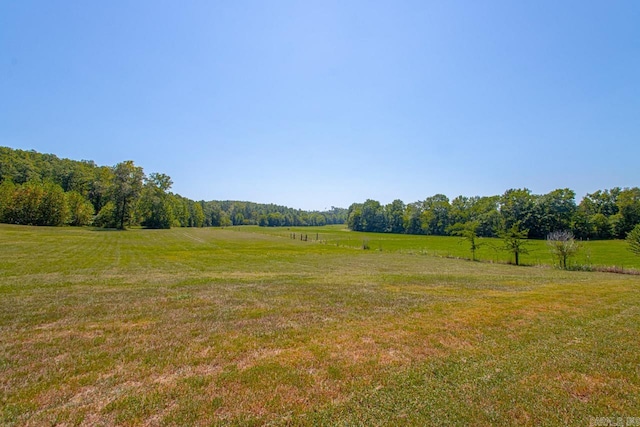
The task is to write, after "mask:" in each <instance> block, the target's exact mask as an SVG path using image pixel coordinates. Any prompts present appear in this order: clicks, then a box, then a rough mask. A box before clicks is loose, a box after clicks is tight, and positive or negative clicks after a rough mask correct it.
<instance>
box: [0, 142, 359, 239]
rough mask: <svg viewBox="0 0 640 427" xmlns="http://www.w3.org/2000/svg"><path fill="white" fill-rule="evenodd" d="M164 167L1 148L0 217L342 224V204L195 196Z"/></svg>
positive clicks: (43, 221) (102, 222)
mask: <svg viewBox="0 0 640 427" xmlns="http://www.w3.org/2000/svg"><path fill="white" fill-rule="evenodd" d="M172 184H173V182H172V181H171V178H170V177H169V176H167V175H165V174H162V173H150V174H149V175H146V174H145V173H144V170H143V169H142V168H141V167H139V166H136V165H135V164H134V162H133V161H124V162H121V163H118V164H117V165H115V166H113V167H110V166H98V165H96V164H95V162H93V161H87V160H82V161H75V160H69V159H60V158H58V157H57V156H55V155H53V154H41V153H38V152H36V151H25V150H15V149H11V148H8V147H0V222H4V223H11V224H24V225H49V226H59V225H73V226H82V225H94V226H97V227H105V228H125V227H127V226H132V225H140V226H143V227H148V228H170V227H207V226H229V225H261V226H307V225H309V226H312V225H313V226H315V225H325V224H342V223H344V222H345V221H346V218H347V210H346V209H341V208H334V207H332V208H331V210H329V211H325V212H317V211H313V212H309V211H303V210H297V209H292V208H288V207H284V206H278V205H274V204H259V203H252V202H239V201H194V200H190V199H188V198H186V197H182V196H180V195H179V194H174V193H172V192H170V189H171V186H172Z"/></svg>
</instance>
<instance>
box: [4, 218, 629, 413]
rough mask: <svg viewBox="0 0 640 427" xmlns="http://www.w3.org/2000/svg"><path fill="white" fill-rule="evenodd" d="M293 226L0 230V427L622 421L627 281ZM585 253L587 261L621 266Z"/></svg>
mask: <svg viewBox="0 0 640 427" xmlns="http://www.w3.org/2000/svg"><path fill="white" fill-rule="evenodd" d="M302 231H303V232H304V233H306V234H307V235H308V241H300V240H298V239H299V235H298V239H296V240H293V239H291V238H290V237H289V234H290V233H292V232H296V233H299V232H300V230H293V229H292V230H287V229H269V230H267V229H258V228H251V227H241V228H233V229H224V230H221V229H172V230H129V231H124V232H117V231H97V230H91V229H75V228H35V227H20V226H7V225H0V251H1V252H0V254H1V255H0V425H34V426H35V425H91V426H93V425H113V424H119V425H265V424H269V425H327V426H330V425H331V426H333V425H437V424H449V425H451V424H453V425H465V424H473V425H515V424H522V425H581V426H584V425H589V424H591V425H596V424H598V423H600V422H604V421H606V419H603V418H602V417H624V418H623V419H624V420H626V419H627V418H626V417H640V352H639V351H638V343H639V342H640V328H639V327H638V325H639V324H640V279H639V278H638V276H632V275H620V274H607V273H593V272H566V271H560V270H556V269H553V268H549V267H540V266H536V267H532V266H529V267H516V266H511V265H506V264H503V263H502V262H499V263H496V262H470V261H466V260H462V259H452V258H447V256H453V257H456V256H459V257H468V256H469V254H468V251H467V248H466V247H465V245H464V244H460V245H459V244H458V243H457V240H458V239H448V240H447V241H445V240H442V239H438V238H430V237H424V236H387V235H379V234H378V235H369V236H365V235H362V234H360V233H358V234H355V233H349V232H345V231H341V230H340V229H339V228H336V227H333V228H321V229H303V230H302ZM314 233H318V240H317V241H315V235H314ZM343 236H344V237H343ZM363 239H368V240H369V245H370V247H371V250H361V249H359V247H361V244H362V240H363ZM452 242H453V243H452ZM601 243H602V242H588V245H586V246H585V248H584V249H585V250H587V249H588V250H589V251H590V255H589V256H590V260H591V262H592V263H593V264H600V263H601V264H602V265H617V264H624V266H625V267H627V266H630V267H634V268H636V267H638V263H637V261H636V260H634V259H632V258H626V257H627V254H626V253H623V252H624V247H623V242H604V243H606V244H601ZM617 244H620V245H621V246H619V247H617V246H616V245H617ZM483 250H486V251H487V252H484V253H482V254H480V256H479V257H480V258H481V259H485V260H487V261H494V260H497V261H502V260H503V259H505V260H506V258H505V255H504V254H501V253H499V254H497V255H493V254H494V253H496V251H494V250H492V249H489V248H485V249H483ZM617 251H618V252H619V253H620V254H621V255H620V256H621V257H622V258H619V257H618V255H616V253H618V252H617ZM538 253H539V258H536V256H535V255H534V253H533V252H532V254H531V255H530V256H529V258H524V261H525V262H527V263H529V264H545V263H546V262H547V261H544V260H545V259H546V258H545V257H546V256H547V255H545V254H543V249H542V247H541V248H540V251H539V252H538ZM488 254H491V255H488ZM429 255H438V256H429ZM494 256H495V257H496V258H495V259H494V258H492V257H494ZM536 260H540V261H539V262H537V261H536ZM611 260H613V262H610V261H611ZM609 262H610V263H609ZM616 419H617V418H613V420H614V421H615V420H616ZM630 420H631V421H634V420H635V418H630ZM638 421H640V419H638Z"/></svg>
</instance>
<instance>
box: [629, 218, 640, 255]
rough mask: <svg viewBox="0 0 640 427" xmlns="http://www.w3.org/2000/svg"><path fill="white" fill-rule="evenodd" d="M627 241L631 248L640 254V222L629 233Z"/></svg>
mask: <svg viewBox="0 0 640 427" xmlns="http://www.w3.org/2000/svg"><path fill="white" fill-rule="evenodd" d="M626 240H627V242H628V243H629V250H630V251H631V252H633V253H634V254H636V255H640V224H638V225H636V226H635V227H634V228H633V230H631V231H630V232H629V234H627V239H626Z"/></svg>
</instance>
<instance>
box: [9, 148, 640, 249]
mask: <svg viewBox="0 0 640 427" xmlns="http://www.w3.org/2000/svg"><path fill="white" fill-rule="evenodd" d="M172 184H173V183H172V181H171V178H170V177H169V176H167V175H165V174H162V173H150V174H149V175H147V174H145V173H144V171H143V169H142V168H141V167H139V166H136V165H135V164H134V162H133V161H124V162H121V163H118V164H117V165H115V166H98V165H96V164H95V162H93V161H87V160H82V161H75V160H69V159H60V158H58V157H57V156H55V155H53V154H41V153H38V152H35V151H25V150H15V149H11V148H7V147H0V222H5V223H12V224H25V225H49V226H58V225H73V226H82V225H93V226H97V227H105V228H125V227H127V226H132V225H136V226H143V227H148V228H170V227H209V226H229V225H260V226H319V225H325V224H342V223H345V222H346V223H347V224H348V226H349V228H350V229H352V230H354V231H370V232H386V233H407V234H428V235H441V236H446V235H456V234H459V232H460V229H461V228H463V227H465V226H466V227H467V228H468V226H469V225H472V226H473V229H474V232H475V233H477V235H478V236H482V237H495V236H499V235H500V234H501V233H503V232H504V231H505V230H510V229H517V230H520V231H523V232H526V233H525V234H526V235H527V236H528V237H530V238H545V237H546V236H547V235H548V234H549V233H551V232H554V231H558V230H566V231H571V232H573V234H574V235H575V236H576V237H578V238H582V239H611V238H619V239H622V238H625V236H626V235H627V234H628V233H629V231H631V230H632V229H633V228H634V226H635V225H637V224H639V223H640V188H637V187H633V188H612V189H608V190H599V191H596V192H594V193H591V194H587V195H586V196H585V197H584V198H583V199H582V200H581V201H580V203H579V204H577V203H576V198H575V193H574V192H573V191H572V190H570V189H567V188H563V189H558V190H554V191H551V192H550V193H548V194H542V195H537V194H532V193H531V191H530V190H528V189H526V188H525V189H510V190H507V191H506V192H505V193H504V194H502V195H499V196H489V197H465V196H458V197H456V198H455V199H453V200H449V198H448V197H447V196H445V195H442V194H436V195H434V196H431V197H428V198H426V199H425V200H424V201H419V202H414V203H409V204H405V203H404V202H402V201H401V200H394V201H393V202H391V203H389V204H387V205H382V204H380V202H377V201H375V200H367V201H365V202H364V203H354V204H352V205H351V206H350V207H349V209H348V210H347V209H341V208H335V207H332V208H331V210H329V211H324V212H317V211H313V212H309V211H303V210H296V209H292V208H288V207H285V206H278V205H274V204H259V203H252V202H239V201H194V200H190V199H188V198H186V197H182V196H180V195H179V194H174V193H172V192H171V191H170V190H171V186H172Z"/></svg>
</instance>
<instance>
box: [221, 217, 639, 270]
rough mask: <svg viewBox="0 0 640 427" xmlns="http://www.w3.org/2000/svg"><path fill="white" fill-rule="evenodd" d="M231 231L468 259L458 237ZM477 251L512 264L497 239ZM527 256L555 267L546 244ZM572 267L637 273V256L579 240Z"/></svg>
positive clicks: (525, 260) (612, 244) (526, 261)
mask: <svg viewBox="0 0 640 427" xmlns="http://www.w3.org/2000/svg"><path fill="white" fill-rule="evenodd" d="M231 229H232V230H242V231H251V232H255V233H264V234H270V235H274V236H280V237H291V235H292V234H295V235H296V238H297V239H300V235H301V234H302V236H303V238H304V236H306V237H307V241H312V242H315V241H316V239H317V240H318V241H319V242H320V243H322V244H328V245H332V246H343V247H348V248H356V249H358V248H362V246H363V243H364V242H366V243H367V244H368V246H369V250H372V251H390V252H399V253H405V254H419V255H430V256H436V257H449V258H470V257H471V252H470V250H469V243H468V242H466V241H465V240H464V239H463V238H461V237H449V236H419V235H408V234H386V233H362V232H352V231H350V230H349V229H347V228H346V227H345V226H344V225H331V226H326V227H290V228H286V227H276V228H269V227H233V228H231ZM478 242H479V243H480V248H479V249H478V251H477V253H476V258H477V259H478V260H479V261H485V262H499V263H509V262H513V259H512V257H513V256H512V255H511V254H509V252H506V251H504V250H503V249H501V248H502V247H503V246H504V242H503V241H502V240H501V239H497V238H479V240H478ZM527 249H528V251H529V253H528V254H524V255H521V259H520V261H521V263H522V264H523V265H529V266H531V265H533V266H538V265H547V266H551V265H553V264H554V260H553V258H552V256H551V254H550V252H549V248H548V247H547V244H546V241H544V240H529V244H528V245H527ZM571 264H572V265H574V266H579V267H581V268H589V267H617V268H619V269H622V270H624V269H632V270H640V257H638V256H636V255H634V254H633V253H632V252H631V251H629V249H628V244H627V242H625V241H623V240H593V241H580V250H579V252H578V253H577V254H576V256H575V257H573V258H572V259H571Z"/></svg>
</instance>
